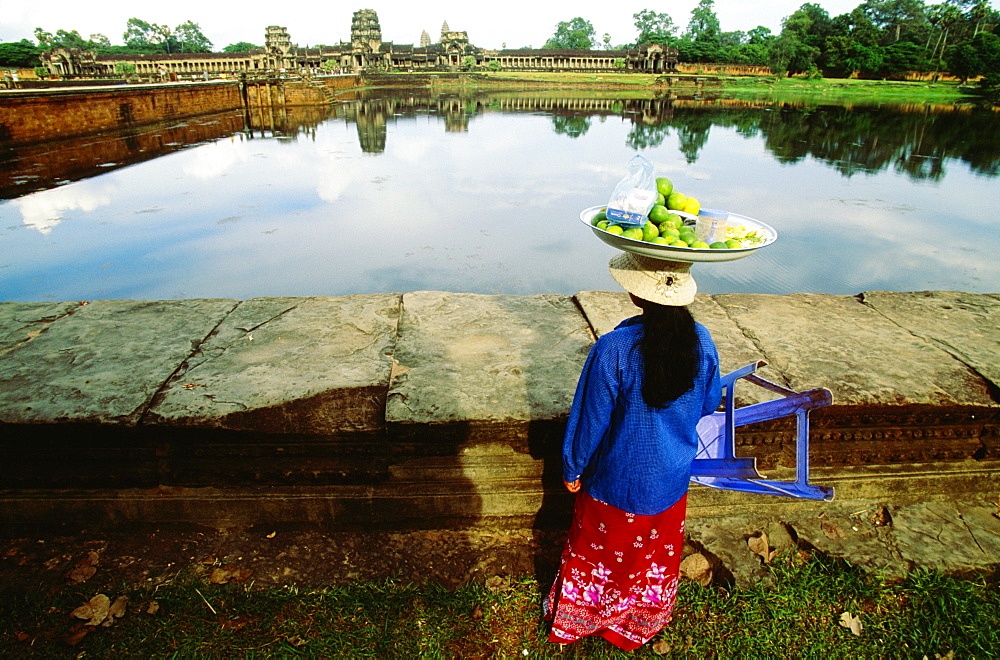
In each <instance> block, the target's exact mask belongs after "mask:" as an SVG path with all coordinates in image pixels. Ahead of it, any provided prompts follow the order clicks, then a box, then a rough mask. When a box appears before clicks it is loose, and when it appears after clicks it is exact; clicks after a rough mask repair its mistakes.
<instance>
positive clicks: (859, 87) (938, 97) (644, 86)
mask: <svg viewBox="0 0 1000 660" xmlns="http://www.w3.org/2000/svg"><path fill="white" fill-rule="evenodd" d="M396 75H399V76H400V77H405V76H407V74H396ZM421 75H423V74H421ZM667 77H668V78H672V79H674V80H675V82H674V83H673V84H672V85H671V86H667V85H665V84H663V83H662V82H658V79H659V78H660V77H659V76H654V75H650V74H640V73H590V72H580V73H577V72H561V73H546V72H529V71H525V72H514V71H497V72H476V73H475V75H474V80H471V81H470V80H469V79H468V78H466V79H464V81H463V82H462V83H461V84H463V85H468V86H483V85H497V86H504V87H509V86H530V87H549V88H551V87H565V88H577V89H581V88H582V89H587V88H596V89H613V90H619V91H632V92H637V93H641V94H640V95H645V94H650V95H658V94H663V93H667V92H672V93H675V94H678V95H685V94H691V93H694V92H696V91H697V92H700V93H703V94H713V93H725V94H726V95H727V96H733V95H736V96H750V97H757V98H759V97H766V98H774V99H776V100H784V99H787V98H795V99H803V98H815V99H828V100H833V99H845V100H854V101H860V100H871V99H878V100H886V101H896V102H926V103H954V102H959V101H970V100H974V99H976V98H977V97H975V96H971V95H970V94H968V92H967V90H966V89H965V88H963V87H962V86H961V85H959V83H957V82H953V81H944V82H925V81H924V82H921V81H888V80H856V79H846V78H845V79H839V78H828V79H819V80H815V79H809V78H805V77H791V78H777V77H775V76H730V75H717V74H705V75H698V76H694V75H689V74H678V75H676V76H667ZM696 79H697V81H699V82H697V84H696ZM454 81H455V82H456V83H458V81H459V78H457V77H456V78H455V79H454ZM442 84H448V83H447V82H446V81H445V80H442Z"/></svg>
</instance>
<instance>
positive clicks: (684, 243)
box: [670, 238, 688, 247]
mask: <svg viewBox="0 0 1000 660" xmlns="http://www.w3.org/2000/svg"><path fill="white" fill-rule="evenodd" d="M670 245H671V246H672V247H688V244H687V241H684V240H681V239H679V238H678V239H677V240H676V241H671V242H670Z"/></svg>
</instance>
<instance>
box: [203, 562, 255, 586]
mask: <svg viewBox="0 0 1000 660" xmlns="http://www.w3.org/2000/svg"><path fill="white" fill-rule="evenodd" d="M251 575H253V570H251V569H249V568H240V567H239V566H237V565H236V564H226V565H225V566H219V567H218V568H213V569H212V573H211V574H210V575H209V576H208V580H209V582H211V583H212V584H226V583H227V582H244V581H245V580H246V579H247V578H248V577H250V576H251Z"/></svg>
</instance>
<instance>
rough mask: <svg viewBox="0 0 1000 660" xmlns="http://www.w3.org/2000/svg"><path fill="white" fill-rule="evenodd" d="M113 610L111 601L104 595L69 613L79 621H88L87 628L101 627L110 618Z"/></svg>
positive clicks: (97, 596) (95, 597)
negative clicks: (109, 612) (109, 614)
mask: <svg viewBox="0 0 1000 660" xmlns="http://www.w3.org/2000/svg"><path fill="white" fill-rule="evenodd" d="M110 609H111V599H110V598H108V597H107V596H105V595H104V594H97V595H96V596H94V597H93V598H91V599H90V600H88V601H87V602H86V603H84V604H83V605H81V606H80V607H78V608H76V609H75V610H73V611H72V612H70V613H69V615H70V616H72V617H76V618H77V619H84V620H86V622H87V623H86V624H84V625H87V626H99V625H101V623H102V622H103V621H104V620H105V619H106V618H108V611H109V610H110Z"/></svg>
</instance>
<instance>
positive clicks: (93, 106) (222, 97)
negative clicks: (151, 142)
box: [0, 82, 243, 144]
mask: <svg viewBox="0 0 1000 660" xmlns="http://www.w3.org/2000/svg"><path fill="white" fill-rule="evenodd" d="M2 94H3V96H2V97H0V98H2V101H3V102H2V103H0V142H10V143H14V144H23V143H31V142H39V141H43V140H55V139H61V138H67V137H74V136H79V135H87V134H91V133H97V132H100V131H104V130H111V129H122V128H131V127H135V126H143V125H147V124H152V123H156V122H160V121H164V120H170V119H181V118H185V117H194V116H198V115H205V114H210V113H216V112H222V111H225V110H238V109H240V108H242V107H243V101H242V99H241V98H240V89H239V85H238V84H237V83H235V82H216V83H178V84H159V85H128V86H126V85H121V86H114V87H97V88H95V87H90V88H87V89H86V90H76V89H51V90H30V91H29V90H18V91H14V92H3V93H2Z"/></svg>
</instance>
